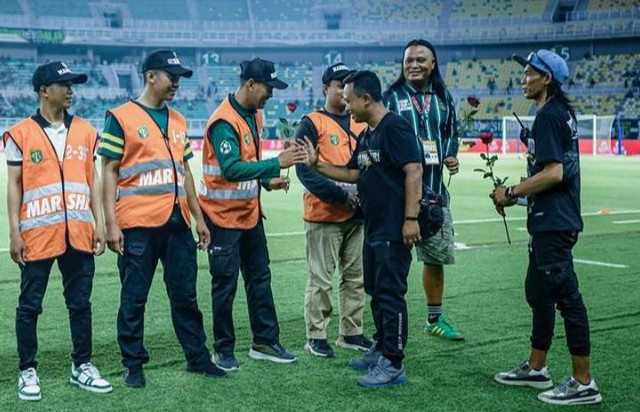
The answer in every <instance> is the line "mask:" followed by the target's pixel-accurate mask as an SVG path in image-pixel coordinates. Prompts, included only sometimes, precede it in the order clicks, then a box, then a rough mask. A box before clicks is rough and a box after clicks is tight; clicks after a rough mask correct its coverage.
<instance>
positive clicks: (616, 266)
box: [573, 258, 629, 269]
mask: <svg viewBox="0 0 640 412" xmlns="http://www.w3.org/2000/svg"><path fill="white" fill-rule="evenodd" d="M573 261H574V262H576V263H584V264H585V265H594V266H605V267H608V268H617V269H626V268H628V267H629V266H628V265H621V264H618V263H607V262H598V261H595V260H585V259H575V258H574V259H573Z"/></svg>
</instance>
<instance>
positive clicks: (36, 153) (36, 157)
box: [29, 149, 42, 164]
mask: <svg viewBox="0 0 640 412" xmlns="http://www.w3.org/2000/svg"><path fill="white" fill-rule="evenodd" d="M29 154H30V155H31V163H33V164H38V163H40V162H42V150H40V149H31V151H30V152H29Z"/></svg>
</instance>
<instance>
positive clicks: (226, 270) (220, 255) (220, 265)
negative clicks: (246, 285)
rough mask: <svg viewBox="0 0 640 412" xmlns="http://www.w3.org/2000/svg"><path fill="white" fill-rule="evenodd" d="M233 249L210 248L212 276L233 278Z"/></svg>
mask: <svg viewBox="0 0 640 412" xmlns="http://www.w3.org/2000/svg"><path fill="white" fill-rule="evenodd" d="M233 266H234V265H233V247H232V246H226V245H225V246H215V245H214V246H211V247H209V268H210V271H211V275H212V276H217V277H231V276H232V275H233V270H234V268H233Z"/></svg>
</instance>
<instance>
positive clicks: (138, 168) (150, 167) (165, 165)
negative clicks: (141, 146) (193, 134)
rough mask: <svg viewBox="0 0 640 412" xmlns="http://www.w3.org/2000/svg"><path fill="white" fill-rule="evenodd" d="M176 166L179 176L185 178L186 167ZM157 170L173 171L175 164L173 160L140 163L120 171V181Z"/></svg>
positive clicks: (177, 164) (178, 164)
mask: <svg viewBox="0 0 640 412" xmlns="http://www.w3.org/2000/svg"><path fill="white" fill-rule="evenodd" d="M175 165H176V170H177V171H178V174H179V175H180V176H184V166H182V165H181V164H180V163H177V162H176V163H175ZM157 169H173V162H172V161H171V159H161V160H150V161H148V162H142V163H138V164H135V165H133V166H129V167H126V168H123V169H120V171H119V172H118V179H119V180H123V179H126V178H127V177H130V176H133V175H137V174H140V173H147V172H152V171H154V170H157Z"/></svg>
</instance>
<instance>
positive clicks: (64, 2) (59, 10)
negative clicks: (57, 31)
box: [2, 0, 91, 17]
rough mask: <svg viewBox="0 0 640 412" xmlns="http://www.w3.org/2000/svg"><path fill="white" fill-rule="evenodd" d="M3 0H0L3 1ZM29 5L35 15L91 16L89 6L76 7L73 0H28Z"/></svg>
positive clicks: (75, 2) (76, 4) (76, 3)
mask: <svg viewBox="0 0 640 412" xmlns="http://www.w3.org/2000/svg"><path fill="white" fill-rule="evenodd" d="M4 1H5V0H2V2H3V3H4ZM29 6H30V7H31V10H32V11H33V12H34V13H35V15H36V16H38V17H41V16H63V17H91V11H90V10H89V7H88V6H87V5H86V4H84V5H83V6H81V7H78V2H77V1H74V0H56V1H50V0H29Z"/></svg>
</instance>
